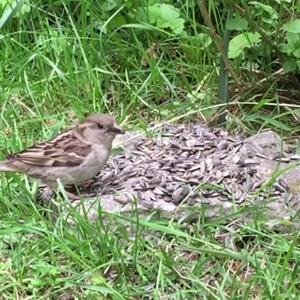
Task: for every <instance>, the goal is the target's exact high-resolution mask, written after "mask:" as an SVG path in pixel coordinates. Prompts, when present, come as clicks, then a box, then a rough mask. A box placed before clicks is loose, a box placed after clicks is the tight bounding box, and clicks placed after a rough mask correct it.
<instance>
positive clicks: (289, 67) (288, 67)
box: [282, 59, 297, 73]
mask: <svg viewBox="0 0 300 300" xmlns="http://www.w3.org/2000/svg"><path fill="white" fill-rule="evenodd" d="M282 67H283V71H284V72H285V73H289V72H295V71H296V69H297V64H296V61H295V60H294V59H289V60H287V61H286V62H285V63H284V64H283V66H282Z"/></svg>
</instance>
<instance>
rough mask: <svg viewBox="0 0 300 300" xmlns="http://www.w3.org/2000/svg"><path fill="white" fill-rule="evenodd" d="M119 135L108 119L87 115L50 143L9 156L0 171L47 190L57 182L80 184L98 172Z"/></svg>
mask: <svg viewBox="0 0 300 300" xmlns="http://www.w3.org/2000/svg"><path fill="white" fill-rule="evenodd" d="M121 133H123V130H122V129H121V128H120V127H119V126H118V125H117V124H116V123H115V119H114V118H113V117H112V116H109V115H100V114H94V115H90V116H88V117H87V118H86V119H85V121H84V122H83V123H81V124H79V125H77V126H76V127H74V128H73V129H71V130H69V131H67V132H65V133H62V134H60V135H58V136H57V137H56V138H54V139H52V140H50V141H47V142H44V143H41V144H37V145H35V146H32V147H31V148H29V149H26V150H24V151H22V152H20V153H17V154H14V155H10V156H9V157H8V158H7V160H5V161H3V162H0V171H6V172H21V173H25V174H27V175H29V176H30V177H32V178H34V179H36V180H39V181H40V182H42V183H43V184H46V185H48V186H50V187H51V188H55V187H56V186H57V180H58V179H60V180H61V182H62V183H63V184H64V185H69V184H80V183H82V182H84V181H87V180H89V179H91V178H93V177H94V176H95V175H96V174H97V173H99V172H100V170H101V169H102V167H103V166H104V164H105V163H106V161H107V159H108V157H109V154H110V152H111V146H112V142H113V140H114V138H115V136H116V135H117V134H121Z"/></svg>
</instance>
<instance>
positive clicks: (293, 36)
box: [286, 32, 300, 49]
mask: <svg viewBox="0 0 300 300" xmlns="http://www.w3.org/2000/svg"><path fill="white" fill-rule="evenodd" d="M286 38H287V41H288V44H289V45H290V46H291V48H292V49H297V48H300V34H299V33H289V32H288V33H287V35H286Z"/></svg>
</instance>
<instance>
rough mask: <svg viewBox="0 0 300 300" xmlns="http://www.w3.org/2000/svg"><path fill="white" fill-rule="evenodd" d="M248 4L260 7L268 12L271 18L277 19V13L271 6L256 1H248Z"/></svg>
mask: <svg viewBox="0 0 300 300" xmlns="http://www.w3.org/2000/svg"><path fill="white" fill-rule="evenodd" d="M249 4H253V5H254V6H255V7H257V8H260V9H262V10H263V11H265V12H266V13H268V14H269V16H270V17H271V18H272V19H278V13H277V11H276V10H275V9H274V8H273V7H272V6H270V5H267V4H263V3H260V2H258V1H250V2H249Z"/></svg>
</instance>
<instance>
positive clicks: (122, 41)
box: [0, 1, 300, 299]
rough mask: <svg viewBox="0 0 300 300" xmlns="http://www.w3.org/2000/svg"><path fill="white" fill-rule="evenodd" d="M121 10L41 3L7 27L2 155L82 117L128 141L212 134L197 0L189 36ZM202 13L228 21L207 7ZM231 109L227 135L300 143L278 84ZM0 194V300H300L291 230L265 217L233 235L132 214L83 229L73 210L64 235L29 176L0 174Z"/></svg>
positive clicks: (203, 223) (2, 51) (188, 19)
mask: <svg viewBox="0 0 300 300" xmlns="http://www.w3.org/2000/svg"><path fill="white" fill-rule="evenodd" d="M46 2H47V1H46ZM49 3H50V2H49ZM128 3H129V4H128ZM128 3H127V4H126V5H127V6H126V5H125V4H124V5H120V6H118V7H116V8H115V9H114V10H112V11H109V12H107V11H106V12H105V11H104V10H103V9H102V8H101V6H99V5H96V4H94V2H92V1H82V2H81V5H79V2H76V1H74V2H68V1H66V4H62V1H53V3H52V2H51V4H45V3H44V4H43V5H42V4H41V3H40V2H39V3H38V4H37V5H33V4H32V7H31V13H30V14H24V15H21V16H19V17H16V18H14V19H12V20H11V21H10V22H8V23H7V24H6V25H5V27H4V28H2V30H1V33H0V64H1V68H0V82H1V85H0V91H1V93H0V101H1V116H0V128H1V131H0V146H1V149H0V150H1V151H0V155H1V158H4V157H5V156H6V155H7V154H9V153H14V152H16V151H19V150H21V149H24V148H25V147H26V146H29V145H32V144H33V143H36V142H38V141H42V140H45V139H49V138H51V137H52V136H54V135H56V134H57V133H58V132H60V131H62V130H63V129H64V128H65V127H68V126H71V125H72V124H74V123H75V122H76V121H77V120H78V118H79V119H81V118H82V117H83V116H84V115H85V113H87V112H109V113H112V114H114V115H115V116H116V117H117V118H118V120H119V121H120V122H121V123H122V125H123V126H124V127H126V128H127V129H128V130H134V129H137V128H140V129H146V128H147V126H148V124H149V123H151V122H155V121H161V120H164V121H170V120H174V121H179V120H180V121H192V122H199V121H202V120H207V121H213V124H215V121H216V118H215V116H216V115H218V114H219V113H221V112H222V111H223V110H224V104H220V103H218V100H217V99H216V96H215V95H217V79H218V74H217V72H218V69H217V67H218V60H217V59H216V57H217V56H218V53H216V50H215V49H214V48H213V47H207V48H205V47H202V46H201V44H199V43H198V41H197V40H195V38H194V37H195V36H197V34H199V33H203V32H207V30H206V29H204V28H203V25H201V24H200V23H199V19H200V17H199V12H198V10H197V9H198V7H197V5H196V4H195V3H196V2H194V1H190V2H189V3H186V2H184V1H182V2H178V3H179V4H178V7H179V8H180V9H181V14H182V16H183V17H184V19H185V28H186V31H187V36H186V37H181V38H179V37H174V36H172V35H170V34H165V33H162V30H160V29H158V28H152V29H151V28H150V27H149V26H148V27H147V26H146V25H141V24H140V23H138V21H137V20H136V19H135V18H134V13H133V12H134V10H133V8H132V7H129V5H130V3H131V1H128ZM138 3H139V5H141V6H143V5H144V6H145V5H146V4H145V3H146V2H144V1H140V2H138ZM187 4H189V5H187ZM209 7H210V9H211V10H212V12H213V15H214V16H215V18H216V19H218V18H219V20H222V16H221V15H220V14H221V13H222V11H221V10H218V9H219V8H218V7H217V6H214V2H213V1H209ZM123 19H125V21H126V24H123V23H122V20H123ZM118 22H119V23H118ZM101 26H102V28H105V29H106V30H104V31H102V32H101V30H100V29H101ZM103 26H104V27H103ZM218 27H220V28H222V25H221V24H218ZM99 28H100V29H99ZM191 49H192V50H191ZM196 50H197V51H196ZM239 63H240V62H238V63H237V66H238V64H239ZM237 66H236V67H237ZM268 68H269V66H267V69H268ZM237 69H238V67H237ZM238 74H239V75H241V74H242V71H240V70H239V72H238ZM241 78H244V76H243V77H242V76H241ZM241 80H242V79H241ZM250 81H251V80H249V82H250ZM245 84H246V82H245ZM192 95H194V96H192ZM232 101H233V102H232V103H231V104H230V106H229V119H228V122H227V123H226V124H225V127H226V128H227V129H229V130H232V129H234V130H236V128H239V131H244V132H246V133H249V134H250V133H254V132H257V131H258V130H262V129H265V128H273V129H275V130H277V131H278V132H279V133H281V134H283V135H287V136H289V135H292V134H297V133H298V130H299V126H296V124H297V122H299V108H300V106H299V105H298V104H297V103H296V104H291V103H286V102H285V101H282V99H279V98H278V87H277V83H276V80H274V78H271V79H270V80H268V81H265V82H263V83H261V84H259V82H257V85H255V86H253V85H252V86H250V87H249V89H248V90H246V91H245V93H244V94H242V95H235V96H232ZM0 184H1V187H0V193H1V194H0V223H1V224H0V299H58V297H59V296H61V295H63V294H65V293H70V294H73V295H74V296H76V297H77V298H78V299H288V298H289V299H297V297H298V295H299V289H300V286H299V284H300V278H299V254H300V247H299V237H298V236H299V232H298V231H291V232H289V233H286V234H282V233H278V232H274V231H270V230H268V229H267V228H266V227H265V226H264V224H265V222H266V221H267V220H265V219H264V218H263V216H262V215H261V214H257V215H256V217H255V219H254V220H253V221H252V222H250V223H249V224H240V225H239V226H237V227H235V226H233V225H234V224H235V222H236V221H238V220H240V219H241V218H242V216H243V214H244V213H245V211H237V212H236V213H235V214H234V215H233V216H231V217H224V218H220V219H217V220H207V219H204V218H203V217H202V216H201V214H200V213H199V218H198V220H197V221H195V222H194V223H192V224H186V223H180V222H178V221H168V220H166V219H164V218H163V217H161V216H157V215H154V216H150V217H149V218H148V219H145V218H142V217H141V216H139V215H138V213H137V212H136V211H135V210H133V212H132V214H130V215H129V216H115V215H109V214H106V213H104V212H102V213H101V217H100V218H99V220H98V221H97V222H96V223H93V224H91V223H90V222H89V221H88V220H87V219H86V218H85V217H84V216H80V215H79V214H78V213H76V211H71V213H70V214H71V217H72V218H73V219H74V220H75V221H76V222H75V224H70V223H69V222H68V220H66V219H65V217H64V215H62V214H60V213H59V211H57V209H56V210H55V209H52V208H48V207H44V206H42V205H40V204H39V203H38V202H37V201H36V199H35V196H34V194H35V190H34V187H32V186H31V185H30V184H29V182H28V179H27V178H25V177H23V176H20V175H4V174H3V175H1V178H0ZM57 201H58V202H59V203H60V205H61V206H62V207H63V206H66V205H67V204H66V203H65V202H64V201H63V200H62V199H60V198H58V199H57ZM231 225H232V226H231Z"/></svg>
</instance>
